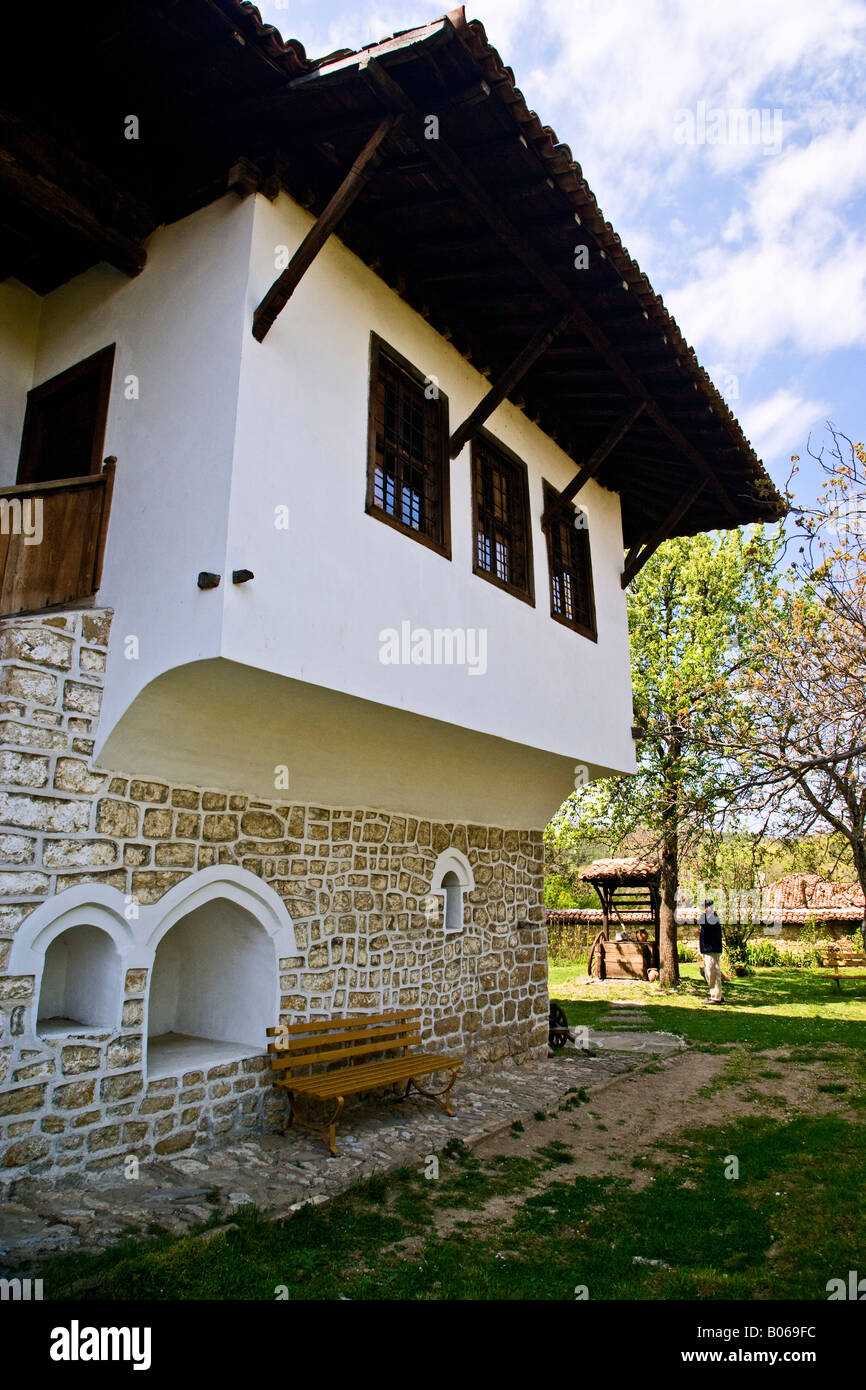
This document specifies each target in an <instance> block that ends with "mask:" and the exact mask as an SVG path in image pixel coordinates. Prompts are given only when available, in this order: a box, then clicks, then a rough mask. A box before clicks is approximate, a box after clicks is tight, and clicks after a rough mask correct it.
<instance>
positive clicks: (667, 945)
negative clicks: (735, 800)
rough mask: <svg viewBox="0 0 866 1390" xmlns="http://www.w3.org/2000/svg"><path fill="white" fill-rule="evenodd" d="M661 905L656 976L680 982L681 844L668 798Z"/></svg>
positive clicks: (674, 804) (672, 802)
mask: <svg viewBox="0 0 866 1390" xmlns="http://www.w3.org/2000/svg"><path fill="white" fill-rule="evenodd" d="M662 826H663V830H662V850H661V871H662V872H661V905H660V909H659V967H660V969H659V979H660V980H661V983H662V984H663V985H676V984H679V979H680V966H679V961H678V960H677V891H678V889H679V886H680V853H679V850H680V846H679V831H678V825H677V801H676V797H673V798H671V799H670V800H669V801H668V802H667V804H666V806H665V809H664V811H663V813H662Z"/></svg>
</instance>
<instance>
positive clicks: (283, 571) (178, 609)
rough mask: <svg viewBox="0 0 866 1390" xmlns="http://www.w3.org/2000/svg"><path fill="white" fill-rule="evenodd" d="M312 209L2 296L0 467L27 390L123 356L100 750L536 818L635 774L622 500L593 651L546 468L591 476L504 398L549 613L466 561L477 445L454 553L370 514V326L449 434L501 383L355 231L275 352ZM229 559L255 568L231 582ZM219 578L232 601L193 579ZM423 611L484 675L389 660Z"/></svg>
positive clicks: (164, 237)
mask: <svg viewBox="0 0 866 1390" xmlns="http://www.w3.org/2000/svg"><path fill="white" fill-rule="evenodd" d="M311 220H312V219H311V217H310V215H309V214H307V213H306V212H304V211H303V210H302V209H301V208H299V207H298V206H297V205H296V204H294V203H293V202H292V200H291V199H290V198H289V197H288V196H286V195H285V194H281V195H280V197H279V198H278V199H277V201H276V202H274V203H269V202H268V201H267V200H266V199H264V198H263V197H261V196H258V197H252V198H249V199H247V200H246V201H239V200H238V199H237V198H236V197H235V196H234V195H228V196H227V197H226V198H224V199H222V200H221V201H219V202H217V203H215V204H213V205H211V206H210V207H207V208H205V209H203V210H202V211H200V212H197V213H195V214H194V215H192V216H191V217H188V218H187V219H185V220H184V221H182V222H180V223H178V224H175V225H174V226H172V227H168V228H165V229H162V230H160V231H159V232H157V233H155V234H154V236H153V237H152V238H151V241H150V244H149V248H148V261H147V265H146V267H145V269H144V271H143V272H142V274H141V275H140V276H139V277H137V278H136V279H134V280H130V281H127V280H126V279H124V277H122V276H121V275H120V274H118V273H117V272H115V271H113V270H111V269H110V268H108V267H105V266H99V267H96V268H95V269H93V270H90V271H88V272H86V273H85V274H83V275H80V276H78V277H77V278H76V279H74V280H73V281H71V282H70V283H68V284H66V285H64V286H63V287H61V288H60V289H58V290H56V291H54V292H53V293H51V294H49V295H47V296H45V297H44V298H43V299H42V300H39V299H37V298H36V296H31V295H30V294H29V292H28V291H22V290H20V288H19V287H17V286H13V287H11V288H7V289H6V290H5V291H4V294H5V299H6V301H7V302H8V303H9V304H10V305H11V306H12V309H13V310H14V315H13V316H12V317H11V319H10V320H8V321H7V331H11V335H12V337H13V338H14V341H15V343H16V344H17V347H16V349H15V350H14V351H13V352H12V353H11V356H10V360H11V363H12V366H11V369H10V370H9V372H8V373H7V375H6V376H5V382H4V389H5V393H6V398H5V400H4V403H3V409H2V415H0V425H2V429H3V457H2V466H3V480H4V481H12V480H13V478H14V469H15V462H16V457H17V439H16V431H18V432H20V421H21V419H23V410H24V403H25V402H24V398H25V396H26V391H27V389H29V388H30V386H32V385H36V384H39V383H41V382H43V381H45V380H47V379H49V378H50V377H52V376H54V375H56V374H57V373H59V372H60V371H62V370H64V369H65V368H67V367H69V366H71V365H73V364H74V363H76V362H78V361H80V360H81V359H83V358H85V357H87V356H89V355H90V354H91V353H93V352H96V351H98V350H99V349H100V348H102V347H105V346H106V345H107V344H109V343H112V342H115V343H116V345H117V348H116V356H115V365H114V376H113V381H112V390H111V398H110V405H109V413H108V424H107V430H106V437H105V447H104V453H105V454H114V455H116V456H117V459H118V466H117V481H116V486H115V492H114V501H113V506H112V514H111V523H110V527H109V532H108V542H107V548H106V556H105V568H104V574H103V582H102V588H101V590H100V594H99V602H100V604H101V605H105V606H107V607H110V608H113V609H114V610H115V613H116V617H115V621H114V625H113V643H112V650H111V653H110V657H109V668H108V676H107V680H106V689H105V699H104V704H103V710H102V719H101V724H100V740H101V747H100V748H98V749H97V753H98V756H99V758H100V761H101V762H102V764H103V765H104V766H107V767H109V768H111V769H113V770H117V771H127V772H134V773H136V774H138V775H153V776H160V777H164V778H170V779H173V780H175V781H189V782H192V783H194V784H196V785H220V786H224V787H226V788H228V789H232V788H237V789H238V790H244V791H246V792H247V793H248V794H252V795H259V796H262V797H268V796H270V797H273V796H274V794H275V789H276V790H278V789H279V788H280V787H281V786H283V787H285V789H286V791H287V794H288V795H289V796H291V797H292V798H293V799H296V800H300V801H305V802H318V803H319V804H322V805H339V804H352V805H357V806H367V807H371V808H374V809H378V808H382V809H391V810H397V811H406V812H415V813H416V814H417V813H421V814H427V815H431V816H437V817H442V818H447V819H461V818H467V819H470V820H475V821H479V822H481V823H487V824H498V825H516V826H518V825H523V826H540V825H542V824H544V822H545V821H546V820H547V819H548V817H549V816H550V814H552V812H553V811H555V809H556V808H557V806H558V805H559V803H560V802H561V801H562V800H563V799H564V797H565V796H566V795H567V794H568V792H569V791H570V790H571V789H572V787H573V785H574V775H575V773H574V769H575V764H576V763H577V764H585V765H586V766H587V768H588V769H589V772H590V774H591V775H597V774H598V773H600V772H603V771H609V770H612V771H631V770H633V768H634V755H633V748H632V741H631V735H630V727H631V722H632V712H631V680H630V668H629V652H628V633H627V622H626V606H625V596H624V594H623V592H622V589H621V587H620V575H621V572H622V554H623V547H622V533H621V525H620V504H619V498H618V497H617V496H616V495H614V494H612V493H609V492H606V491H605V490H603V489H602V488H600V487H598V486H597V485H595V484H592V483H590V484H589V485H588V486H587V487H586V488H585V490H584V492H583V493H582V494H581V498H580V501H581V505H582V506H583V507H584V508H585V510H586V512H587V514H588V517H589V527H590V540H591V550H592V563H593V580H594V589H595V603H596V615H597V627H598V641H597V642H592V641H590V640H588V639H587V638H585V637H582V636H580V635H579V634H578V633H576V632H574V631H572V630H570V629H568V628H566V627H564V626H562V625H561V624H559V623H557V622H555V621H554V620H553V619H552V618H551V617H550V610H549V599H548V593H549V582H548V570H547V551H546V545H545V539H544V535H543V532H542V530H541V513H542V479H543V478H545V479H547V480H548V481H549V482H550V483H552V484H554V485H556V486H560V487H561V486H563V485H564V484H565V483H567V482H568V481H569V479H570V478H571V476H572V475H573V473H574V471H575V464H574V462H573V461H572V460H571V459H569V458H568V457H567V456H566V455H565V454H563V453H562V451H561V450H559V449H558V448H557V446H556V445H555V444H554V443H553V442H552V440H551V439H549V438H548V437H547V436H546V435H545V434H544V433H543V432H542V431H541V430H539V429H538V428H537V427H536V426H534V425H533V424H532V423H531V422H530V421H529V420H528V419H527V418H526V417H525V416H524V415H523V414H522V413H521V412H520V411H519V410H518V409H517V408H516V407H514V406H513V405H511V404H510V403H508V402H505V403H504V404H503V405H501V406H500V407H499V408H498V409H497V410H496V412H495V413H494V414H493V415H492V416H491V418H490V420H489V421H488V422H487V427H488V429H489V430H490V432H491V433H492V434H493V435H495V436H496V437H497V438H498V439H500V440H501V441H502V443H503V444H505V445H506V446H507V447H508V448H509V449H511V450H512V451H513V452H514V453H515V454H517V455H518V456H519V457H520V458H521V459H522V460H523V461H524V462H525V463H526V464H527V466H528V472H529V491H530V507H531V517H532V547H533V565H534V588H535V596H536V601H535V606H534V607H532V606H530V605H528V604H526V603H522V602H520V601H519V600H517V599H515V598H514V597H513V596H512V595H510V594H509V593H507V592H504V591H502V590H500V589H498V588H496V587H495V586H493V585H491V584H489V583H486V582H485V581H484V580H483V579H482V578H479V577H478V576H476V575H474V574H473V573H472V511H471V496H470V450H469V446H467V447H466V448H464V450H463V452H462V453H461V454H460V456H459V457H458V458H457V459H455V460H454V461H453V464H452V472H451V503H450V508H451V537H452V554H451V559H450V560H447V559H445V558H443V557H442V556H441V555H439V554H437V553H435V552H434V551H433V550H431V549H429V548H427V547H425V546H423V545H420V544H418V543H417V542H416V541H414V540H412V539H411V538H410V537H407V536H405V535H403V534H401V533H399V532H398V531H396V530H394V529H392V528H390V527H388V526H386V525H383V524H382V523H381V522H380V521H378V520H376V519H375V518H374V517H371V516H369V515H367V514H366V513H365V510H364V501H365V488H366V452H367V400H368V386H369V347H370V335H371V332H375V333H377V334H379V335H380V336H381V337H382V338H383V339H384V340H385V341H386V342H387V343H388V344H389V345H390V346H391V347H393V348H394V349H396V350H397V351H398V352H400V353H401V354H402V355H403V356H404V357H406V358H408V359H409V361H411V362H412V363H413V365H414V366H416V367H417V368H418V369H419V370H420V371H421V372H422V373H423V374H425V375H426V376H430V377H435V378H436V379H437V380H438V382H439V384H440V387H441V389H442V390H443V391H444V392H445V394H446V395H447V397H448V400H449V405H450V428H451V430H452V431H453V429H454V428H456V426H457V425H458V424H459V423H460V422H461V421H462V420H463V419H464V418H465V417H466V415H467V414H468V413H469V411H470V410H471V409H472V407H473V406H474V405H475V404H476V403H477V402H478V400H479V399H480V398H481V396H482V395H483V394H484V393H485V391H486V390H487V388H488V385H489V383H488V382H487V381H486V379H485V378H483V377H482V376H481V375H480V374H479V373H478V372H477V371H475V370H474V369H473V368H472V367H471V366H470V365H469V364H468V363H467V362H466V361H465V360H464V359H463V358H462V357H461V356H460V354H459V353H458V352H457V351H456V350H455V349H454V348H452V347H451V346H450V344H449V343H448V342H447V341H445V340H444V339H443V338H442V337H441V336H440V335H439V334H438V333H436V332H435V331H434V330H433V329H432V328H431V327H430V326H429V324H427V323H426V322H425V320H424V319H422V318H421V317H420V316H419V315H418V314H416V313H415V312H414V311H413V310H412V309H411V308H409V307H408V306H407V305H406V304H405V303H404V302H403V301H402V300H401V299H400V298H399V296H398V295H397V294H396V293H395V292H393V291H392V290H390V289H389V288H388V287H387V286H386V285H385V284H384V283H383V282H382V281H381V280H380V279H379V278H378V277H377V276H376V275H375V274H374V273H373V271H371V270H370V269H369V268H368V267H366V266H365V265H364V264H363V263H362V262H361V261H360V260H359V259H358V258H357V257H355V256H354V255H353V254H351V253H350V252H349V251H348V250H347V249H346V248H345V247H344V246H343V245H342V243H341V242H339V240H338V239H337V238H331V240H330V241H329V242H328V243H327V245H326V246H325V248H324V249H323V251H322V252H321V253H320V255H319V256H318V258H317V259H316V261H315V262H314V264H313V266H312V267H311V269H310V270H309V271H308V273H307V275H306V276H305V277H304V279H303V280H302V282H301V284H300V286H299V288H298V290H297V291H296V293H295V295H294V297H293V298H292V299H291V300H290V302H289V303H288V305H287V306H286V308H285V309H284V310H283V312H282V314H281V315H280V317H279V318H278V319H277V321H276V323H275V324H274V326H273V328H272V329H271V332H270V334H269V335H268V337H267V338H266V339H265V341H264V343H262V344H259V343H257V342H256V341H255V340H254V339H253V337H252V334H251V331H250V328H251V322H252V314H253V310H254V308H255V306H256V304H257V303H258V302H259V300H260V299H261V297H262V296H263V294H264V293H265V292H266V290H267V289H268V287H269V285H270V284H271V283H272V281H273V280H274V278H275V277H276V275H277V273H278V269H277V263H276V257H277V256H278V254H279V248H281V247H283V248H287V250H288V252H289V253H291V252H292V251H293V250H294V249H295V247H296V246H297V245H298V244H299V242H300V240H301V239H302V237H303V235H304V233H305V232H306V230H307V229H308V227H309V226H310V225H311ZM10 322H11V330H10V329H9V328H8V323H10ZM31 364H32V373H30V374H29V372H28V368H29V367H30V365H31ZM28 376H29V379H28ZM285 509H287V512H286V510H285ZM286 515H287V516H288V528H287V529H286V528H285V527H284V525H283V524H282V523H283V522H284V520H285V517H286ZM234 569H249V570H252V571H253V573H254V575H255V578H254V579H253V580H252V581H250V582H249V583H246V584H241V585H233V584H232V582H231V581H232V571H233V570H234ZM203 570H205V571H213V572H215V573H218V574H220V575H221V576H222V580H221V584H220V587H219V588H218V589H212V590H205V591H201V590H199V589H198V588H197V587H196V578H197V575H198V573H199V572H200V571H203ZM405 625H408V627H409V630H413V631H417V630H418V629H427V630H429V631H430V632H431V633H432V632H435V631H436V630H439V629H448V630H452V631H453V630H460V631H462V632H464V633H467V634H472V635H474V638H475V639H476V640H478V642H479V644H480V645H479V648H478V649H477V651H476V660H475V662H474V666H475V670H474V672H473V671H472V670H471V669H470V667H468V666H467V665H462V666H461V665H451V664H440V665H435V664H433V665H427V664H423V665H413V664H398V665H394V664H383V662H382V660H381V659H380V656H381V649H382V637H381V634H382V633H383V631H384V630H386V629H396V630H397V631H398V632H400V631H401V630H403V629H404V628H405ZM482 633H483V634H484V636H483V639H482V638H481V636H480V634H482ZM128 639H134V640H132V641H130V640H128ZM472 640H473V636H470V642H471V641H472ZM482 653H483V660H481V659H480V657H481V655H482ZM277 769H282V770H284V771H283V772H282V773H281V772H278V771H276V770H277ZM281 775H282V776H284V777H285V776H287V777H288V783H287V784H286V783H285V782H282V783H281V782H280V781H279V780H278V779H279V777H280V776H281Z"/></svg>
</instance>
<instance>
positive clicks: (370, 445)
mask: <svg viewBox="0 0 866 1390" xmlns="http://www.w3.org/2000/svg"><path fill="white" fill-rule="evenodd" d="M383 356H384V357H387V359H388V360H389V362H391V363H392V365H393V366H395V367H397V368H398V369H399V370H400V371H402V372H404V373H405V374H406V375H407V376H408V377H410V378H411V379H412V380H413V381H414V382H415V383H416V384H417V385H418V386H421V387H426V385H427V383H428V380H429V378H427V377H425V376H424V373H423V372H420V371H419V370H418V368H417V367H415V366H414V365H413V364H412V363H411V362H409V361H408V359H407V358H405V357H404V356H403V355H402V353H399V352H397V350H396V348H393V347H391V344H390V343H387V342H386V341H385V339H384V338H380V337H379V335H378V333H371V334H370V377H369V397H368V412H367V497H366V504H365V511H366V513H367V515H368V516H372V517H375V519H376V520H377V521H383V522H384V523H385V525H386V526H392V527H393V528H394V530H395V531H399V532H400V534H401V535H403V536H411V538H412V540H414V541H418V543H419V544H420V545H425V546H427V548H428V549H429V550H433V551H435V552H436V554H437V555H441V556H442V557H443V559H445V560H450V559H451V456H450V454H449V451H448V439H449V432H448V397H447V396H446V395H445V392H444V391H442V390H441V389H439V391H438V395H437V397H436V398H435V399H434V400H431V401H429V402H427V404H428V405H429V406H430V408H431V414H432V413H433V411H434V410H435V412H436V414H437V428H438V433H439V438H438V441H437V461H438V465H439V515H440V535H439V536H438V537H437V536H430V535H428V534H427V533H426V532H425V531H420V530H416V529H415V527H413V526H407V525H406V523H405V522H404V521H401V520H400V518H399V517H397V516H392V515H391V513H390V512H387V511H385V510H384V508H383V507H380V506H379V505H378V504H377V503H376V501H375V482H376V416H375V400H374V390H375V384H376V380H377V377H378V374H379V363H380V360H381V358H382V357H383Z"/></svg>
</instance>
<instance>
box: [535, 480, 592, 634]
mask: <svg viewBox="0 0 866 1390" xmlns="http://www.w3.org/2000/svg"><path fill="white" fill-rule="evenodd" d="M544 529H545V533H546V535H547V558H548V564H549V568H550V613H551V617H553V618H556V619H557V621H558V622H561V623H565V624H566V626H567V627H572V628H574V630H575V631H576V632H580V633H582V634H583V636H584V637H591V638H592V639H593V640H595V638H596V624H595V596H594V594H593V588H592V556H591V554H590V549H589V526H588V524H587V517H586V513H585V512H583V511H581V510H580V508H578V507H575V506H573V505H572V504H571V503H570V502H566V503H562V502H561V501H560V500H559V494H558V493H557V491H556V489H555V488H553V487H551V486H550V484H549V483H545V484H544Z"/></svg>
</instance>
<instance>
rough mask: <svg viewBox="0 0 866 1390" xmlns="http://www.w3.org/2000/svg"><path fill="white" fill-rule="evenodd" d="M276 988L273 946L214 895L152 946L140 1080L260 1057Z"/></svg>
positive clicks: (240, 911) (250, 919)
mask: <svg viewBox="0 0 866 1390" xmlns="http://www.w3.org/2000/svg"><path fill="white" fill-rule="evenodd" d="M276 989H277V963H276V958H275V953H274V942H273V940H272V938H271V936H270V935H269V934H268V932H267V931H266V930H265V928H264V927H263V926H262V925H261V923H260V922H259V921H258V920H257V919H256V917H255V916H254V915H253V913H252V912H250V911H248V910H247V909H246V908H243V907H241V906H240V905H239V904H238V903H236V902H232V901H230V900H229V899H228V898H222V897H215V898H213V899H212V900H211V901H209V902H205V903H203V904H201V905H200V906H198V907H195V908H193V909H192V910H191V911H189V912H187V913H186V914H185V915H184V916H182V917H180V918H179V919H178V921H176V922H175V923H174V924H173V925H172V926H171V927H169V929H168V931H167V932H166V933H165V935H164V936H163V937H162V938H161V940H160V942H159V945H158V946H157V948H156V956H155V959H154V964H153V974H152V978H151V983H150V1000H149V1007H148V1027H147V1032H148V1045H147V1068H148V1075H149V1076H150V1077H152V1078H153V1077H160V1076H170V1075H174V1074H176V1073H177V1072H178V1071H180V1070H184V1069H187V1068H190V1067H195V1066H212V1065H214V1064H215V1063H217V1062H221V1061H227V1060H236V1059H238V1058H240V1057H247V1056H253V1055H255V1054H257V1053H261V1052H262V1051H263V1050H264V1045H265V1041H266V1037H265V1030H266V1029H267V1027H268V1026H269V1025H271V1024H272V1023H273V1022H274V1012H275V994H276Z"/></svg>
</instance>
